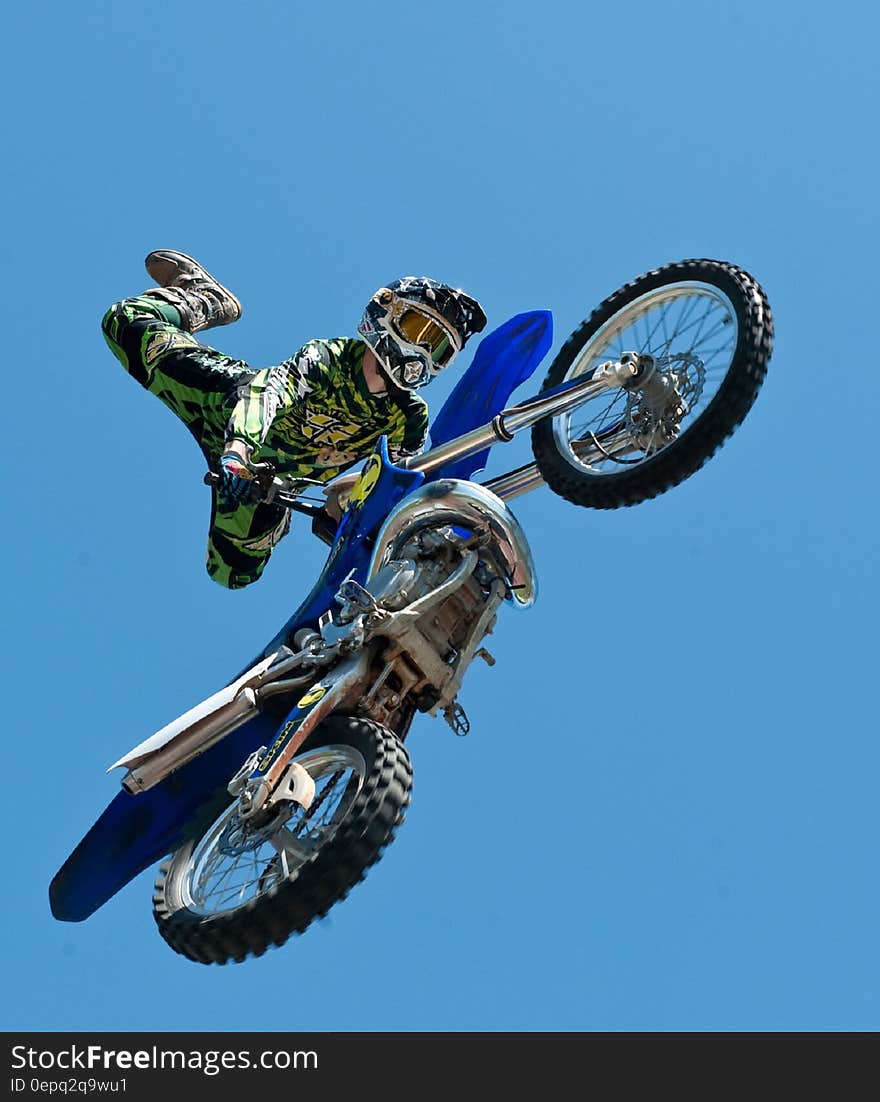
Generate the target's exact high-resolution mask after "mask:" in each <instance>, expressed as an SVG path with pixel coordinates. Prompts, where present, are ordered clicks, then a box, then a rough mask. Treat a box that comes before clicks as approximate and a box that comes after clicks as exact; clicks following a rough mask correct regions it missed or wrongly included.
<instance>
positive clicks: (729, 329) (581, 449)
mask: <svg viewBox="0 0 880 1102" xmlns="http://www.w3.org/2000/svg"><path fill="white" fill-rule="evenodd" d="M738 335H739V325H738V323H737V320H736V311H735V310H734V307H733V303H732V302H731V301H730V299H729V298H728V297H727V295H725V294H724V292H723V291H720V290H719V289H718V288H717V287H715V286H713V285H712V284H711V283H700V282H686V283H674V284H671V285H669V286H667V287H658V288H657V289H656V290H654V291H647V292H646V293H645V294H643V295H640V296H639V297H638V298H637V299H635V300H634V301H633V302H631V303H629V304H628V305H627V306H624V307H622V308H621V309H620V310H619V311H618V312H617V313H616V314H614V316H613V317H611V318H609V319H608V321H606V322H605V324H604V325H603V326H602V327H601V328H600V329H599V330H597V332H596V333H594V334H593V336H592V337H591V338H590V339H589V340H588V341H587V343H586V344H585V345H584V347H583V348H582V349H581V350H580V352H579V353H578V355H577V357H576V359H575V360H574V362H573V363H572V365H571V367H570V368H569V369H568V371H567V372H566V375H565V379H566V380H568V379H574V378H576V377H578V376H582V375H587V376H589V375H591V374H592V373H593V372H594V371H595V369H596V368H597V367H598V366H599V364H600V363H603V362H604V361H606V360H619V359H620V357H621V356H622V355H623V354H624V353H625V352H637V353H639V354H642V355H644V354H646V353H647V354H650V355H651V356H653V357H654V359H655V361H656V366H657V370H658V371H660V372H662V373H663V374H664V376H667V377H669V378H670V379H671V380H672V381H673V382H674V384H675V390H676V394H677V395H678V397H680V398H681V399H682V401H680V402H679V401H676V402H674V403H671V404H670V407H669V410H668V412H664V414H663V415H662V416H661V415H659V414H657V412H656V410H653V409H652V410H648V409H647V408H646V407H645V405H644V403H642V402H641V400H640V396H639V393H638V391H626V390H622V389H618V388H614V389H612V390H609V391H607V392H606V393H605V394H604V395H602V396H600V397H598V398H595V399H593V400H592V401H590V402H586V403H585V404H584V405H583V406H581V407H580V408H579V409H576V410H574V411H573V412H571V413H567V414H563V415H561V416H559V417H555V418H554V419H553V435H554V438H555V441H556V446H557V448H558V450H559V451H560V453H561V454H562V455H564V456H565V457H566V458H567V459H568V460H569V462H571V463H572V464H574V465H575V466H576V467H578V469H579V470H580V471H581V472H582V473H584V474H594V475H601V476H602V477H606V476H608V475H616V474H621V473H624V472H626V471H629V470H632V468H633V466H635V465H638V464H641V463H644V462H645V461H646V460H648V459H649V458H651V456H653V455H656V454H657V452H659V451H661V450H663V449H664V448H667V447H669V446H670V445H672V444H674V442H675V440H676V439H678V437H679V436H680V435H681V433H682V432H684V431H685V430H686V429H687V428H688V426H689V425H692V424H693V423H694V422H695V421H696V420H697V418H698V417H699V416H700V415H701V414H702V413H703V412H704V410H705V409H706V407H707V406H708V405H709V403H710V402H711V401H712V399H713V398H714V397H715V395H716V394H717V393H718V390H719V388H720V386H721V384H722V383H723V382H724V379H725V377H726V376H727V373H728V371H729V370H730V366H731V364H732V363H733V358H734V355H735V352H736V344H737V337H738Z"/></svg>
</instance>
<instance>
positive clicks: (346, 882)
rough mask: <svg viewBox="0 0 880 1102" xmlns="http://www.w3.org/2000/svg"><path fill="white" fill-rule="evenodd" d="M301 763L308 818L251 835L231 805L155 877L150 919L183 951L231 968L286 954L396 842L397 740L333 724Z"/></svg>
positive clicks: (294, 808) (359, 726) (355, 723)
mask: <svg viewBox="0 0 880 1102" xmlns="http://www.w3.org/2000/svg"><path fill="white" fill-rule="evenodd" d="M295 760H296V762H297V763H298V764H299V765H301V766H303V768H305V769H306V770H307V771H308V773H309V774H310V775H311V777H312V779H313V780H314V781H315V797H314V799H313V800H312V803H311V805H310V807H309V808H308V809H304V808H303V807H302V806H301V805H300V804H298V803H290V804H289V805H288V806H287V807H281V808H280V809H279V810H278V812H277V814H276V815H275V816H274V817H273V818H272V820H271V821H270V822H268V823H265V824H263V825H256V826H255V825H251V824H250V823H248V822H242V821H241V820H240V819H239V816H238V801H237V800H233V799H232V798H231V797H226V799H225V800H224V801H223V802H224V804H225V806H223V808H222V810H221V809H219V808H218V809H217V810H218V811H219V814H218V815H217V817H216V818H215V819H214V821H213V822H212V823H211V824H210V825H209V826H208V827H207V829H206V830H205V831H204V832H203V833H202V834H201V835H199V836H198V837H196V838H194V839H192V840H191V841H189V842H187V843H186V844H185V845H183V846H182V847H181V848H180V849H178V850H177V851H176V852H175V853H174V854H172V856H171V858H170V859H169V860H168V861H167V862H166V863H165V864H164V865H163V866H162V868H161V869H160V873H159V878H158V880H157V881H156V887H155V892H154V895H153V914H154V917H155V919H156V922H157V924H158V927H159V933H160V934H161V935H162V937H163V938H164V939H165V940H166V941H167V942H168V944H169V945H170V946H171V948H172V949H174V950H175V951H176V952H178V953H180V954H182V955H183V956H185V957H188V958H189V959H190V960H193V961H197V962H199V963H201V964H212V963H214V964H226V963H228V962H229V961H230V960H235V961H243V960H245V959H246V958H247V957H249V956H260V955H261V954H262V953H264V952H265V951H266V950H267V949H268V948H269V947H270V946H271V945H283V944H284V942H285V941H287V939H288V938H289V937H290V936H291V934H295V933H302V932H303V931H304V930H305V929H306V928H307V927H308V926H309V924H310V923H311V922H312V921H313V920H314V919H316V918H319V917H321V916H323V915H325V914H326V913H327V911H328V910H329V909H330V907H332V906H333V904H334V903H337V902H339V901H340V900H342V899H344V898H345V897H346V896H347V895H348V893H349V891H350V890H351V889H352V888H353V887H354V886H355V884H357V883H358V882H359V881H361V880H363V878H364V876H365V875H366V873H367V870H368V869H369V867H370V866H371V865H373V864H375V863H376V861H378V860H379V858H380V857H381V855H382V853H383V851H384V849H385V847H386V846H387V845H388V844H389V843H390V842H391V841H392V839H393V837H394V834H395V830H396V828H397V827H398V825H399V824H400V823H401V822H402V821H403V817H404V812H405V810H406V807H407V805H408V804H409V800H410V791H411V789H412V767H411V765H410V760H409V755H408V754H407V752H406V748H405V747H404V745H403V743H402V742H400V740H399V739H397V738H396V737H395V735H394V734H392V732H391V731H388V730H387V729H386V728H384V727H380V726H379V725H378V724H377V723H372V722H370V721H369V720H365V719H357V718H354V717H351V716H341V715H333V716H330V717H328V719H326V720H325V721H324V722H323V723H322V724H321V725H320V726H319V727H318V728H317V729H316V731H315V733H314V734H313V735H312V736H310V738H309V739H307V740H306V742H305V743H304V745H303V747H302V748H301V750H300V752H299V754H298V755H297V757H296V759H295Z"/></svg>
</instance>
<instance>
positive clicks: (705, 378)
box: [50, 260, 773, 964]
mask: <svg viewBox="0 0 880 1102" xmlns="http://www.w3.org/2000/svg"><path fill="white" fill-rule="evenodd" d="M772 342H773V326H772V320H771V313H770V308H769V305H768V302H767V299H766V297H765V294H764V292H763V290H762V289H761V287H760V286H759V285H758V283H757V282H756V281H755V280H754V279H753V278H752V276H750V275H749V274H748V273H747V272H745V271H743V270H742V269H739V268H736V267H734V266H732V265H730V264H727V263H723V262H720V261H715V260H687V261H683V262H681V263H677V264H670V265H667V266H665V267H662V268H658V269H656V270H654V271H651V272H648V273H646V274H644V275H641V276H639V277H638V278H637V279H635V280H634V281H633V282H631V283H629V284H627V285H626V286H625V287H623V288H622V289H621V290H618V291H617V292H615V293H614V294H613V295H611V296H610V297H609V298H607V299H606V300H605V301H604V302H602V303H601V305H600V306H599V307H598V308H597V309H596V310H595V311H594V312H593V313H592V314H591V315H590V317H589V318H588V319H587V320H586V321H584V322H583V323H582V324H581V325H580V326H579V327H578V328H577V329H576V330H575V332H573V333H572V334H571V336H570V337H569V338H568V340H567V341H566V343H565V344H564V345H563V346H562V348H561V349H560V351H559V352H558V354H557V355H556V356H555V358H554V359H553V361H552V363H551V366H550V368H549V371H548V373H547V376H546V378H545V380H544V383H543V386H542V388H541V390H540V392H539V393H538V394H537V395H535V396H534V397H532V398H530V399H528V400H526V401H521V402H517V403H516V404H514V405H511V406H508V405H507V403H508V401H509V400H510V397H511V395H512V393H513V391H514V390H515V389H516V388H517V387H518V386H519V385H520V384H522V383H523V382H525V381H526V380H527V379H528V378H529V377H530V376H531V375H532V374H533V372H534V371H535V369H536V368H537V366H538V364H539V363H540V362H541V360H542V359H543V358H544V356H545V355H546V354H547V352H548V351H549V349H550V346H551V344H552V316H551V314H550V313H549V312H548V311H545V310H540V311H531V312H528V313H524V314H518V315H516V316H515V317H513V318H511V319H510V320H509V321H507V322H505V323H504V324H503V325H502V326H500V327H499V328H498V329H496V330H494V331H493V332H491V333H489V334H488V335H487V336H486V337H484V338H483V340H482V342H481V343H480V345H479V347H478V348H477V351H476V353H475V356H474V359H473V362H472V364H471V366H470V368H469V369H468V371H467V372H466V373H465V374H464V375H463V376H462V378H461V379H460V380H459V382H458V384H457V385H456V386H455V388H454V389H453V391H452V393H451V394H450V397H449V399H448V400H447V402H446V403H445V405H444V406H443V409H442V410H441V411H440V414H439V415H438V416H437V418H436V419H435V420H434V422H433V424H432V426H431V447H430V450H428V451H426V452H425V453H423V454H421V455H419V456H417V457H415V458H412V459H410V460H408V461H406V462H405V463H398V464H395V463H392V462H390V461H389V458H388V451H387V447H386V441H385V439H384V438H381V439H380V440H379V441H378V443H377V445H376V448H375V450H374V452H373V453H372V454H371V455H370V456H369V457H368V458H367V460H366V462H365V463H364V465H363V467H362V469H361V471H360V474H359V477H358V479H357V482H356V483H355V485H354V487H353V488H352V489H351V491H350V494H349V497H348V501H347V504H346V507H345V509H344V512H342V515H341V520H339V521H338V523H336V522H335V521H331V519H330V516H329V514H328V510H327V502H326V500H325V501H324V502H323V503H322V502H321V501H314V500H309V490H311V491H312V493H314V492H315V487H314V486H311V487H310V486H309V485H308V484H307V482H306V480H296V479H289V478H288V479H285V477H284V475H283V474H279V473H277V472H272V471H263V472H262V474H261V477H260V493H261V494H262V495H263V497H264V499H265V500H269V501H274V502H276V503H279V504H282V505H287V506H289V507H290V508H291V509H293V510H295V511H297V512H299V513H304V514H306V515H308V516H310V517H311V522H312V530H313V531H314V532H315V533H316V534H317V535H318V536H320V537H321V538H322V539H324V541H325V542H326V543H328V544H329V546H330V551H329V554H328V558H327V560H326V563H325V565H324V568H323V570H322V572H321V574H320V577H319V578H318V579H317V581H316V583H315V585H314V587H313V588H312V591H311V592H310V593H309V595H308V596H307V597H306V598H305V600H304V601H303V603H302V604H301V606H300V607H299V608H298V609H297V611H296V612H295V613H294V614H293V615H292V616H291V617H290V619H289V620H288V621H287V622H286V623H285V624H284V625H283V627H282V628H281V630H280V631H279V632H278V633H277V634H276V636H275V637H274V638H273V639H272V640H271V641H270V642H269V643H268V645H267V646H266V647H265V648H264V649H263V650H262V651H261V652H260V653H259V654H258V655H257V657H256V658H255V659H254V660H253V661H252V662H251V663H249V664H248V665H247V666H246V667H245V669H243V670H242V671H241V672H239V673H238V674H237V675H236V676H235V677H233V678H232V679H231V680H230V681H229V682H228V684H226V685H225V686H224V687H223V688H221V689H220V690H219V691H218V692H216V693H214V694H213V695H212V696H210V697H209V698H208V699H206V700H204V701H202V702H201V703H199V704H197V705H196V706H195V707H194V708H192V709H190V710H189V711H188V712H186V713H185V714H184V715H182V716H180V717H179V718H177V719H176V720H174V721H173V722H172V723H169V724H168V725H167V726H166V727H164V728H163V729H162V730H160V731H159V732H157V733H156V734H155V735H153V736H152V737H151V738H148V739H147V740H146V741H145V742H142V743H140V745H138V746H136V747H135V748H134V749H132V750H130V751H129V752H128V753H127V754H125V755H124V756H123V757H121V758H120V759H119V760H118V761H117V762H115V763H114V765H112V766H111V767H110V768H111V769H115V768H121V769H123V770H125V773H124V775H123V777H122V790H121V791H120V792H119V793H118V794H117V795H116V797H115V798H114V799H113V800H112V801H111V803H110V804H109V805H108V807H107V808H106V810H105V811H104V813H103V814H102V815H101V816H100V818H99V819H98V820H97V822H96V823H95V824H94V826H93V827H92V828H91V830H89V832H88V833H87V834H86V835H85V837H84V838H83V840H82V841H81V842H80V843H79V845H78V846H77V847H76V849H75V850H74V851H73V853H72V854H71V855H70V857H69V858H68V859H67V861H66V862H65V863H64V865H63V866H62V868H61V869H60V870H59V872H58V873H57V874H56V876H55V878H54V879H53V881H52V884H51V887H50V902H51V907H52V913H53V914H54V916H55V917H56V918H58V919H61V920H65V921H72V922H76V921H82V920H84V919H86V918H87V917H88V916H89V915H91V914H93V913H94V912H95V911H96V910H97V909H98V908H99V907H101V906H103V904H104V903H106V902H107V900H109V899H110V898H111V897H112V896H113V895H114V894H115V893H116V892H118V891H119V890H120V889H121V888H122V887H124V886H125V885H126V884H127V883H129V882H130V881H131V880H132V879H133V878H134V877H135V876H137V875H138V874H139V873H141V872H142V871H144V870H145V869H147V868H148V867H149V866H151V865H153V864H155V863H157V862H160V861H162V860H163V859H164V863H163V864H161V867H160V869H159V874H158V880H157V881H156V885H155V890H154V895H153V908H154V916H155V920H156V922H157V924H158V928H159V933H160V934H161V935H162V937H163V938H164V939H165V941H166V942H167V943H168V945H169V946H170V947H171V948H172V949H174V950H175V951H176V952H178V953H180V954H182V955H183V956H184V957H187V958H189V959H190V960H192V961H197V962H201V963H204V964H209V963H218V964H225V963H227V962H229V961H239V962H240V961H244V960H245V959H246V958H247V957H249V956H252V955H260V954H262V953H264V952H265V951H266V950H267V949H268V948H269V947H271V946H273V945H275V946H278V945H282V944H284V942H285V941H287V939H288V938H289V937H290V936H291V935H293V934H298V933H302V932H303V931H305V930H306V929H307V928H308V926H309V925H310V923H312V922H313V921H314V920H315V919H316V918H319V917H321V916H323V915H325V914H326V913H327V911H328V910H329V909H330V908H331V907H332V906H333V905H334V904H336V903H338V902H339V901H340V900H342V899H344V898H345V897H346V896H347V895H348V893H349V892H350V891H351V889H352V888H353V887H354V886H355V885H356V884H357V883H358V882H359V881H361V880H362V879H363V878H364V876H365V875H366V873H367V871H368V869H369V868H370V867H371V866H372V865H373V864H374V863H375V862H376V861H378V860H379V858H380V857H381V856H382V854H383V852H384V850H385V849H386V847H387V846H388V844H389V843H390V842H391V841H392V839H393V838H394V835H395V832H396V831H397V829H398V828H399V826H400V824H401V823H402V821H403V818H404V814H405V812H406V808H407V806H408V804H409V800H410V790H411V786H412V767H411V763H410V758H409V755H408V753H407V749H406V746H405V738H406V736H407V733H408V731H409V729H410V725H411V724H412V722H413V719H414V717H415V716H416V714H417V713H426V714H428V715H431V716H443V717H444V718H445V719H446V721H447V722H448V723H449V725H450V726H451V727H452V729H453V730H454V731H455V732H456V733H458V734H463V733H466V731H467V729H468V720H467V717H466V715H465V712H464V709H463V708H462V706H461V704H460V702H459V700H458V694H459V690H460V688H461V685H462V680H463V678H464V675H465V673H466V671H467V669H468V667H469V666H470V664H471V662H472V661H473V660H474V659H475V658H477V657H480V658H482V659H484V660H486V661H487V662H489V663H490V664H493V663H494V659H493V658H492V656H491V655H490V654H489V652H488V651H487V650H486V648H485V646H484V645H483V644H484V641H485V638H486V636H487V635H488V634H490V633H491V632H492V630H493V628H494V627H495V624H496V619H497V616H498V613H499V610H500V609H501V608H502V607H503V606H509V607H512V608H515V609H525V608H528V607H529V605H531V604H532V602H533V601H534V599H535V593H536V582H535V569H534V565H533V562H532V555H531V552H530V548H529V543H528V540H527V538H526V536H525V533H524V532H523V530H522V528H521V526H520V524H519V523H518V521H517V520H516V517H515V516H514V514H513V512H512V511H511V509H510V507H509V505H508V504H507V503H508V502H509V501H510V500H511V499H513V498H515V497H517V496H518V495H520V494H523V493H526V492H528V491H530V490H533V489H535V488H536V487H538V486H541V485H544V484H546V485H547V486H549V487H550V489H551V490H552V491H554V492H555V493H556V494H559V495H561V496H562V497H563V498H565V499H566V500H568V501H570V502H573V503H574V504H577V505H583V506H590V507H593V508H599V509H613V508H617V507H619V506H631V505H635V504H637V503H639V502H642V501H645V500H646V499H649V498H653V497H655V496H656V495H658V494H660V493H662V492H664V491H666V490H668V489H670V488H671V487H673V486H675V485H677V484H678V483H680V482H682V481H683V480H684V479H685V478H687V477H688V476H690V475H691V474H693V473H694V472H695V471H697V470H698V469H699V468H700V467H701V466H702V465H703V464H704V463H705V462H706V461H707V460H708V459H709V458H710V457H711V456H712V455H713V454H714V453H715V452H716V451H717V449H718V448H719V447H720V446H721V445H722V444H723V443H724V441H725V440H726V439H727V438H728V436H729V435H730V434H731V433H732V432H733V431H734V430H735V429H736V428H737V426H738V425H739V424H740V423H741V422H742V420H743V418H744V417H745V416H746V414H747V412H748V411H749V409H750V408H751V406H752V404H753V402H754V401H755V398H756V396H757V394H758V391H759V389H760V387H761V384H762V382H763V380H764V377H765V373H766V370H767V364H768V361H769V358H770V354H771V350H772ZM526 429H530V430H531V443H532V453H533V457H534V461H533V462H531V463H528V464H526V465H525V466H522V467H519V468H517V469H516V470H513V471H510V472H508V473H507V474H504V475H502V476H499V477H495V478H492V479H488V480H486V481H485V482H480V481H477V479H476V475H477V474H478V473H479V472H481V471H484V470H485V466H486V462H487V457H488V454H489V450H490V449H491V448H492V447H493V446H495V445H497V444H501V443H503V442H505V441H509V440H511V439H513V438H514V436H516V434H518V433H520V432H522V431H524V430H526ZM108 771H109V770H108Z"/></svg>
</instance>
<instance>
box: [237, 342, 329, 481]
mask: <svg viewBox="0 0 880 1102" xmlns="http://www.w3.org/2000/svg"><path fill="white" fill-rule="evenodd" d="M326 371H327V369H326V367H325V365H324V363H323V360H322V357H321V342H320V341H309V342H308V344H305V345H303V347H302V348H301V349H300V350H299V352H297V354H296V355H295V356H293V357H292V358H291V359H289V360H285V362H284V363H283V364H280V365H279V366H278V367H270V368H267V369H266V370H264V371H257V372H256V373H255V374H254V375H253V377H252V378H251V379H250V380H249V382H248V383H247V384H246V385H245V386H244V387H242V389H241V391H240V392H239V397H238V401H237V402H236V403H235V408H234V409H233V411H232V416H231V417H230V418H229V423H228V425H227V427H226V450H227V451H230V450H232V451H235V452H236V454H238V455H240V456H241V457H242V458H243V459H244V460H245V461H246V462H247V461H249V460H250V459H251V458H252V457H253V455H254V453H255V452H257V451H259V448H260V446H261V445H262V444H263V443H264V442H265V440H266V437H267V436H268V434H269V430H270V428H271V427H272V422H273V421H274V420H275V418H276V417H277V416H278V414H279V413H281V412H283V411H285V410H288V409H291V408H295V407H296V406H297V405H299V404H301V403H302V402H304V400H305V397H306V395H307V394H310V393H311V392H312V391H313V390H314V389H315V388H316V387H320V386H321V384H322V382H323V380H324V377H325V375H326Z"/></svg>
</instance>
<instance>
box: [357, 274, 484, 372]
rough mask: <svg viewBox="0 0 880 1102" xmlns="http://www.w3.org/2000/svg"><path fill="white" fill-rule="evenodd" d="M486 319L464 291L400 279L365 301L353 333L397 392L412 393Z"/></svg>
mask: <svg viewBox="0 0 880 1102" xmlns="http://www.w3.org/2000/svg"><path fill="white" fill-rule="evenodd" d="M485 324H486V315H485V314H484V313H483V309H482V307H481V306H480V304H479V303H478V302H477V301H476V299H473V298H471V297H470V296H469V295H466V294H465V293H464V291H462V290H460V289H457V288H455V287H450V286H449V285H448V284H446V283H438V282H437V281H436V280H433V279H428V277H427V276H404V278H403V279H396V280H394V282H393V283H389V284H388V285H387V286H385V287H380V288H379V290H378V291H377V292H376V293H375V294H374V295H373V297H372V298H371V299H370V301H369V302H368V303H367V306H366V309H365V310H364V314H363V317H362V318H361V321H360V324H359V325H358V333H359V334H360V335H361V337H362V338H363V339H364V341H365V342H366V343H367V345H368V346H369V347H370V348H371V349H372V350H373V353H374V355H375V357H376V359H377V360H378V361H379V366H380V368H381V369H382V371H383V372H384V374H385V375H386V376H387V377H388V378H389V379H390V380H391V382H392V383H393V384H394V385H395V386H397V387H400V388H401V389H402V390H418V389H419V387H423V386H425V384H426V383H429V382H430V381H431V380H432V379H433V378H434V376H435V375H439V373H440V372H441V371H442V370H443V368H444V367H448V366H449V364H450V363H451V362H452V360H453V358H454V356H455V354H456V353H457V352H460V351H461V350H462V348H464V346H465V343H466V341H467V339H468V337H470V336H472V334H474V333H479V332H480V330H481V329H482V328H483V327H484V326H485Z"/></svg>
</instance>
